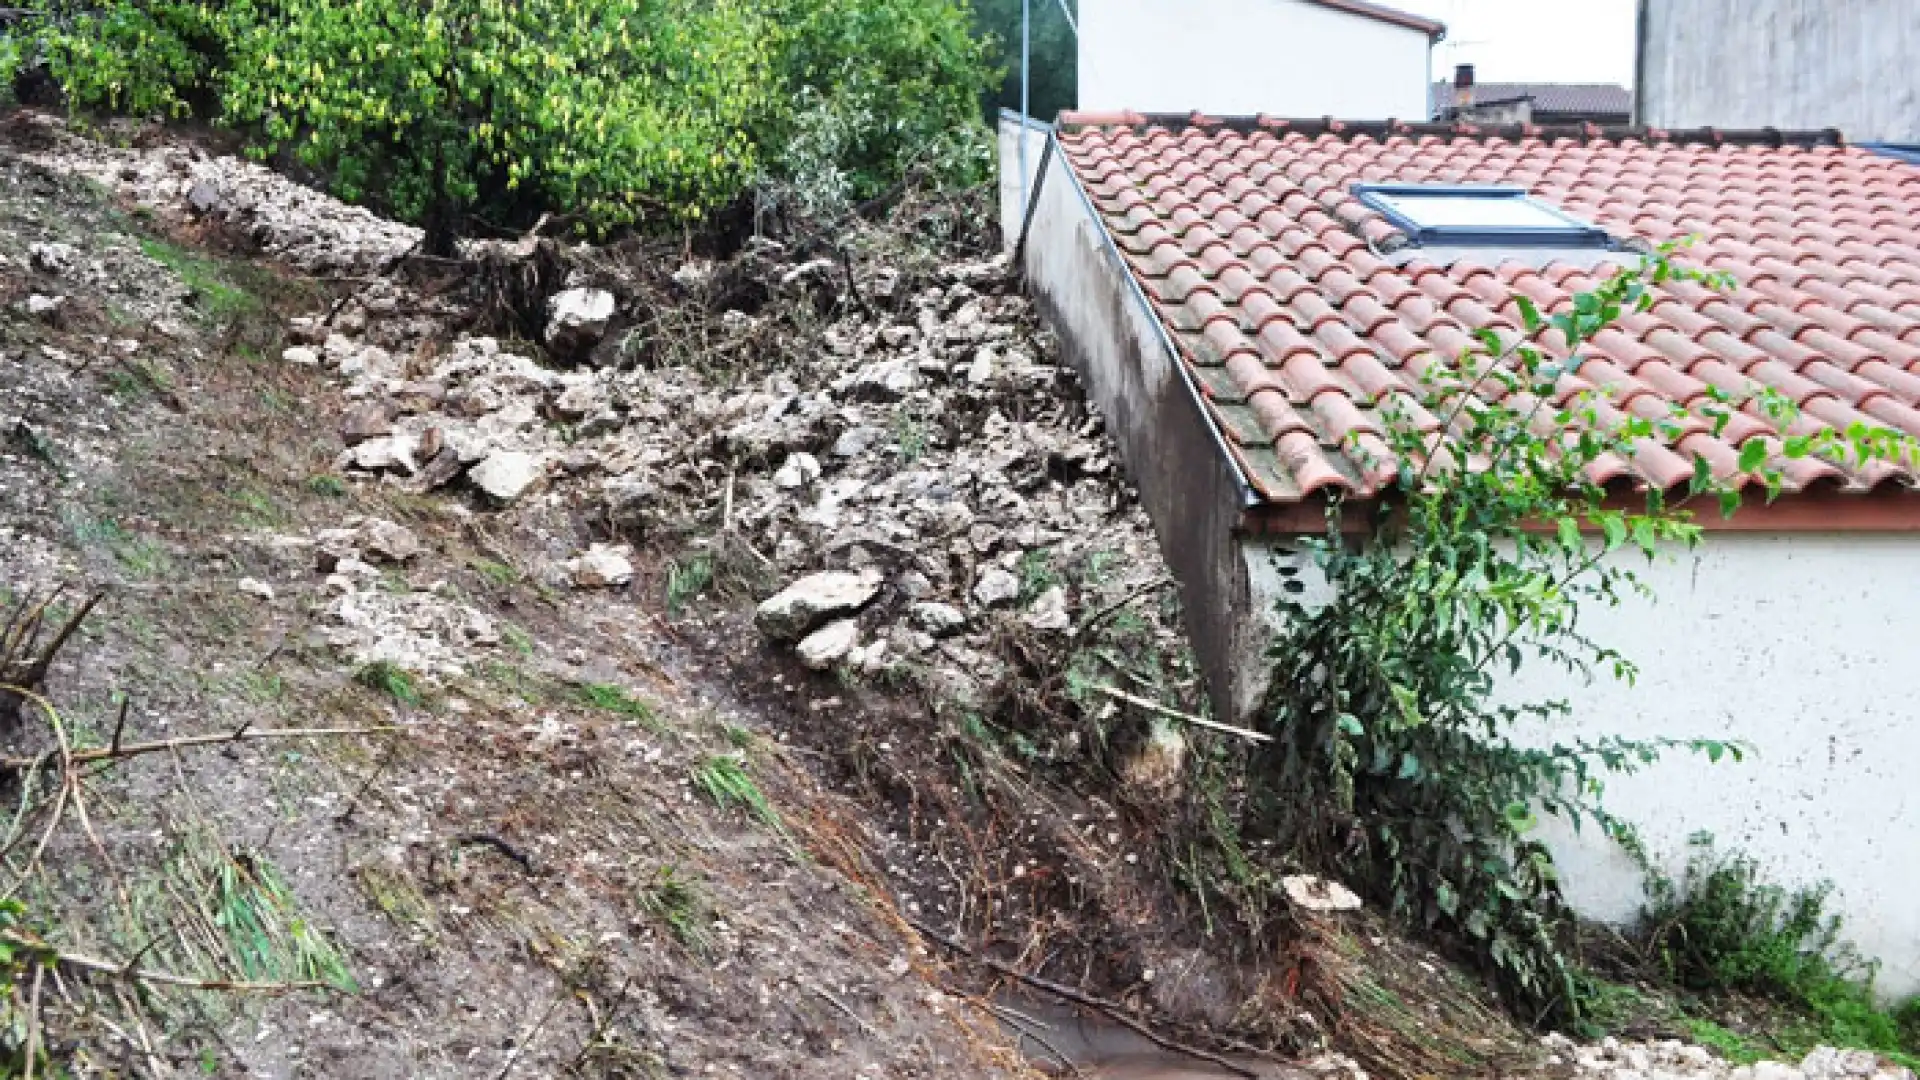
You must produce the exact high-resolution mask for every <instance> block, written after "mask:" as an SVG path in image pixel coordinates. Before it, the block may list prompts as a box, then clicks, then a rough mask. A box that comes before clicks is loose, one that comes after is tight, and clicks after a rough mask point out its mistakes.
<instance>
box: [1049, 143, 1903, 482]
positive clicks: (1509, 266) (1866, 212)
mask: <svg viewBox="0 0 1920 1080" xmlns="http://www.w3.org/2000/svg"><path fill="white" fill-rule="evenodd" d="M1839 142H1840V140H1839V137H1838V135H1837V134H1836V133H1832V132H1828V133H1821V134H1817V135H1792V136H1790V135H1782V134H1781V133H1779V132H1772V131H1767V132H1752V133H1744V134H1735V133H1722V132H1713V131H1702V132H1694V133H1689V134H1681V133H1662V132H1647V131H1642V132H1638V133H1631V132H1616V133H1613V134H1604V133H1602V132H1601V131H1600V129H1598V128H1592V127H1586V128H1575V129H1562V130H1560V131H1559V132H1557V133H1556V132H1551V131H1544V130H1542V129H1539V128H1535V127H1528V128H1524V129H1519V128H1516V129H1512V130H1508V131H1504V132H1500V133H1490V132H1483V131H1477V130H1475V129H1473V128H1470V127H1449V126H1443V125H1437V124H1429V125H1417V126H1409V125H1405V124H1392V123H1391V122H1389V123H1388V124H1352V125H1346V124H1342V123H1340V122H1337V121H1312V122H1291V123H1289V122H1286V121H1275V120H1270V119H1267V118H1257V119H1253V120H1242V121H1227V122H1223V121H1218V120H1210V119H1207V118H1204V117H1193V118H1187V119H1178V118H1165V117H1162V118H1149V117H1144V116H1140V115H1138V114H1123V115H1120V116H1105V117H1102V116H1093V115H1089V114H1079V115H1075V114H1066V115H1063V117H1062V125H1061V134H1060V144H1061V148H1062V150H1063V152H1064V155H1065V157H1066V159H1067V161H1068V163H1069V164H1070V165H1071V167H1072V168H1073V169H1074V171H1075V172H1076V173H1077V175H1078V176H1079V177H1080V180H1081V182H1082V184H1083V185H1084V187H1085V189H1086V191H1087V193H1088V195H1089V196H1090V198H1091V199H1092V201H1093V203H1094V204H1095V206H1096V207H1097V208H1098V210H1099V212H1100V213H1101V214H1102V215H1104V217H1105V219H1106V223H1107V226H1108V229H1109V230H1110V232H1111V233H1112V235H1113V237H1114V239H1115V241H1116V242H1117V244H1118V247H1119V250H1120V252H1121V253H1122V255H1123V256H1124V258H1125V259H1126V260H1127V262H1128V263H1129V264H1130V265H1131V266H1132V269H1133V272H1134V274H1135V275H1136V276H1137V278H1138V280H1139V282H1140V283H1141V285H1142V286H1143V287H1144V289H1145V291H1146V293H1147V295H1148V297H1149V298H1150V300H1151V301H1152V303H1153V304H1154V305H1155V306H1156V307H1157V309H1158V311H1159V314H1160V317H1161V319H1162V320H1163V322H1164V323H1165V324H1166V326H1167V328H1168V330H1169V332H1170V334H1171V336H1172V339H1173V340H1174V341H1175V342H1176V343H1177V345H1178V346H1179V348H1180V349H1181V351H1182V352H1183V353H1184V354H1185V360H1186V363H1187V365H1188V368H1189V370H1190V371H1191V373H1192V375H1193V377H1194V379H1195V381H1196V383H1197V385H1198V387H1199V388H1200V391H1201V393H1202V394H1203V396H1204V397H1205V399H1206V401H1207V403H1208V406H1209V408H1210V410H1211V412H1212V414H1213V416H1214V417H1215V419H1216V421H1217V422H1218V425H1219V428H1220V431H1221V434H1222V437H1223V441H1224V442H1225V443H1226V445H1227V446H1228V448H1229V450H1230V452H1231V453H1232V454H1233V455H1235V456H1236V457H1237V458H1238V460H1239V464H1240V466H1241V469H1242V471H1243V472H1244V473H1245V475H1246V476H1247V478H1248V480H1249V483H1250V484H1251V485H1252V487H1253V488H1254V489H1255V491H1256V493H1257V494H1258V495H1259V496H1260V497H1262V498H1263V499H1264V500H1266V501H1267V502H1269V503H1290V502H1297V501H1299V500H1302V499H1304V498H1306V497H1308V496H1310V495H1313V494H1315V493H1331V492H1334V491H1345V492H1349V493H1352V494H1354V495H1358V496H1362V497H1365V496H1371V495H1374V494H1377V493H1379V492H1380V491H1381V490H1382V489H1383V488H1384V487H1386V486H1387V485H1388V484H1390V483H1391V482H1392V480H1393V472H1392V469H1391V467H1390V466H1388V465H1386V464H1383V463H1382V459H1383V458H1385V457H1386V454H1385V449H1386V448H1385V444H1384V443H1383V442H1382V441H1381V438H1380V434H1381V432H1382V431H1383V430H1384V429H1383V421H1382V411H1381V405H1382V403H1383V402H1385V401H1387V400H1389V396H1392V400H1398V401H1401V402H1403V403H1407V404H1409V405H1411V407H1412V408H1413V409H1415V410H1416V415H1420V414H1419V413H1418V411H1417V410H1418V406H1417V405H1416V404H1412V402H1411V389H1412V388H1413V387H1414V386H1416V385H1417V383H1416V378H1417V372H1418V371H1419V370H1421V367H1422V364H1423V363H1424V359H1425V358H1427V357H1430V356H1432V355H1433V354H1436V353H1437V354H1444V355H1446V356H1448V357H1452V356H1456V355H1458V354H1459V353H1461V352H1462V351H1463V350H1465V349H1467V348H1468V347H1469V344H1470V341H1471V337H1470V335H1471V333H1472V331H1474V330H1476V329H1479V328H1482V327H1490V328H1493V329H1494V330H1496V331H1498V332H1500V333H1502V334H1503V335H1507V334H1512V333H1514V332H1516V331H1517V329H1518V327H1519V325H1520V323H1519V316H1518V309H1517V308H1516V306H1515V305H1514V303H1513V301H1512V297H1513V295H1514V294H1515V293H1521V294H1524V295H1526V296H1528V297H1531V298H1532V299H1533V300H1534V301H1535V302H1536V303H1537V304H1538V305H1539V307H1540V309H1541V310H1542V311H1543V312H1546V311H1551V310H1555V309H1558V308H1560V307H1562V306H1564V305H1565V304H1567V303H1568V302H1569V295H1570V294H1571V293H1573V292H1576V291H1580V290H1584V289H1589V288H1592V287H1593V286H1595V285H1597V284H1598V283H1599V281H1600V280H1601V279H1602V278H1603V277H1604V276H1605V275H1606V274H1607V273H1609V272H1610V270H1611V263H1608V262H1602V263H1601V264H1600V265H1598V266H1595V265H1594V263H1593V258H1594V256H1593V254H1592V253H1589V254H1588V257H1587V258H1586V259H1585V260H1584V261H1582V260H1581V259H1579V258H1578V257H1575V256H1565V255H1562V256H1558V257H1556V256H1555V255H1554V254H1553V253H1551V252H1541V253H1538V256H1539V257H1538V258H1535V259H1533V260H1532V261H1531V264H1529V262H1527V261H1522V260H1520V259H1516V258H1510V257H1506V256H1505V255H1502V254H1490V255H1489V256H1488V257H1487V258H1485V259H1475V258H1472V257H1462V258H1457V259H1453V260H1452V261H1428V260H1427V259H1424V258H1422V257H1421V254H1420V251H1419V249H1417V248H1411V247H1407V246H1405V245H1406V242H1407V241H1406V237H1405V236H1404V235H1403V234H1402V233H1400V232H1399V231H1398V230H1397V229H1396V228H1395V227H1394V226H1393V225H1391V224H1390V223H1389V222H1388V221H1387V220H1386V219H1385V218H1383V217H1382V216H1381V215H1380V214H1379V213H1377V212H1375V211H1374V210H1372V209H1370V208H1369V207H1367V206H1365V205H1363V204H1362V203H1361V202H1360V201H1359V200H1358V199H1356V198H1355V196H1354V195H1353V194H1352V193H1351V192H1350V190H1349V188H1350V186H1351V185H1352V184H1354V183H1356V182H1383V181H1397V182H1416V183H1417V182H1444V183H1469V184H1506V185H1515V186H1519V187H1523V188H1525V189H1527V190H1528V191H1529V192H1531V193H1533V194H1534V195H1536V196H1537V197H1539V198H1541V199H1544V200H1547V201H1549V202H1550V203H1552V204H1554V205H1557V206H1558V207H1560V208H1561V209H1563V210H1564V211H1566V212H1567V213H1569V214H1572V215H1575V216H1576V217H1580V218H1584V219H1585V220H1587V221H1590V222H1592V223H1594V224H1596V225H1599V226H1602V227H1604V228H1606V229H1607V230H1608V231H1609V232H1610V233H1612V234H1613V235H1614V236H1615V237H1616V238H1620V239H1627V238H1640V239H1642V240H1645V241H1648V242H1653V243H1658V242H1661V241H1666V240H1674V239H1680V238H1682V237H1686V236H1689V235H1698V237H1699V243H1698V244H1697V245H1696V246H1695V247H1693V248H1692V249H1690V251H1689V252H1688V255H1687V259H1688V261H1689V262H1697V263H1704V264H1705V265H1706V266H1709V267H1712V268H1716V269H1720V270H1725V271H1728V272H1730V273H1731V274H1732V275H1733V276H1734V277H1735V278H1736V279H1737V281H1738V283H1739V284H1738V287H1737V288H1736V289H1735V290H1734V291H1732V292H1731V293H1725V294H1722V293H1715V292H1712V291H1709V290H1708V289H1705V288H1703V287H1701V286H1698V285H1696V284H1692V283H1684V282H1676V283H1674V284H1672V285H1669V286H1665V287H1662V288H1661V289H1660V290H1659V291H1658V302H1657V303H1656V304H1655V305H1654V306H1653V307H1652V309H1651V310H1649V311H1647V312H1645V313H1642V314H1633V315H1628V316H1626V317H1624V318H1623V319H1622V320H1621V321H1620V322H1619V323H1618V324H1617V326H1616V327H1615V328H1613V329H1610V330H1608V331H1606V332H1603V333H1602V334H1601V335H1600V336H1599V338H1598V339H1597V340H1596V341H1595V342H1594V343H1592V345H1591V346H1590V347H1589V348H1588V349H1587V350H1585V353H1586V355H1587V357H1588V359H1587V361H1586V363H1585V364H1584V365H1583V366H1581V367H1580V368H1579V373H1578V375H1577V376H1563V382H1562V390H1563V391H1564V392H1566V393H1572V392H1577V391H1580V390H1584V389H1588V388H1591V387H1604V388H1605V389H1606V391H1607V392H1608V393H1609V394H1610V397H1611V402H1612V407H1613V408H1614V409H1616V410H1618V411H1619V412H1620V413H1622V414H1626V413H1633V414H1638V415H1642V416H1647V417H1651V418H1660V417H1663V416H1664V415H1665V411H1666V410H1667V409H1668V408H1669V406H1670V404H1671V403H1674V402H1678V403H1681V404H1683V405H1685V406H1686V407H1687V409H1688V410H1689V411H1691V412H1693V413H1694V414H1695V415H1696V416H1698V415H1699V414H1700V411H1701V408H1702V407H1703V406H1707V405H1709V404H1710V403H1709V401H1708V399H1707V388H1708V387H1709V386H1717V387H1721V388H1723V389H1725V390H1728V391H1732V392H1735V393H1738V392H1740V391H1743V390H1746V389H1748V388H1750V387H1751V386H1753V385H1754V384H1755V383H1764V384H1766V385H1768V386H1772V387H1774V388H1776V389H1778V390H1780V391H1782V392H1784V393H1785V394H1786V395H1787V396H1788V397H1790V398H1791V399H1793V400H1794V401H1795V402H1797V403H1798V404H1799V405H1800V407H1801V409H1802V416H1801V418H1800V419H1799V420H1798V421H1797V425H1796V428H1795V431H1794V432H1792V433H1798V432H1799V431H1802V430H1810V429H1813V428H1815V427H1818V426H1822V425H1827V426H1832V427H1835V428H1842V429H1844V428H1846V427H1848V426H1849V425H1851V424H1853V423H1855V422H1861V423H1865V424H1868V425H1872V426H1886V427H1891V428H1894V429H1897V430H1899V431H1902V432H1905V433H1907V434H1909V435H1914V436H1920V169H1917V168H1915V167H1914V166H1912V165H1908V164H1905V163H1903V162H1899V161H1896V160H1893V159H1890V158H1886V157H1882V156H1879V155H1875V154H1873V153H1870V152H1868V151H1864V150H1859V149H1855V148H1851V147H1845V146H1842V145H1839ZM1396 247H1398V250H1397V251H1396V250H1395V249H1396ZM1456 250H1457V249H1456ZM1599 258H1601V259H1603V260H1618V261H1619V262H1620V263H1622V264H1629V263H1633V262H1637V256H1635V255H1633V254H1631V253H1630V252H1613V253H1604V254H1601V255H1600V256H1599ZM1547 259H1551V260H1553V261H1544V262H1543V261H1542V260H1547ZM1547 351H1548V352H1552V349H1550V348H1549V349H1548V350H1547ZM1434 423H1435V426H1436V427H1437V426H1438V424H1437V421H1435V422H1434ZM1780 434H1781V433H1780V432H1778V431H1776V430H1775V427H1774V425H1772V424H1771V423H1769V422H1768V421H1767V419H1766V418H1765V416H1764V415H1762V414H1761V412H1760V410H1759V409H1758V408H1757V407H1754V406H1749V407H1748V408H1747V410H1746V411H1744V412H1742V413H1741V414H1740V415H1738V416H1736V418H1735V419H1734V420H1733V422H1732V423H1731V424H1729V425H1728V426H1727V427H1726V428H1725V430H1724V431H1722V432H1721V433H1720V434H1719V435H1717V436H1716V435H1715V434H1713V431H1712V427H1711V425H1710V424H1709V423H1708V422H1707V421H1706V420H1704V419H1702V420H1701V422H1700V423H1698V424H1696V425H1691V430H1688V431H1685V432H1684V433H1683V434H1681V436H1680V437H1678V438H1677V439H1675V440H1673V441H1672V442H1671V443H1670V444H1669V443H1665V442H1662V441H1658V440H1647V441H1645V442H1643V443H1641V444H1640V446H1639V448H1638V450H1637V451H1636V452H1635V453H1634V454H1633V455H1631V458H1630V459H1629V460H1619V461H1608V462H1605V463H1603V465H1602V466H1601V467H1600V469H1599V473H1600V475H1598V476H1597V477H1596V478H1597V479H1600V480H1603V481H1606V482H1608V483H1618V484H1620V485H1622V486H1633V487H1639V488H1644V487H1646V486H1649V485H1653V486H1658V487H1660V488H1663V489H1669V490H1670V489H1674V488H1676V487H1683V486H1684V485H1685V484H1686V483H1687V481H1688V479H1689V477H1690V475H1691V473H1692V470H1693V460H1694V457H1695V456H1696V455H1698V456H1700V457H1704V458H1705V459H1706V460H1707V461H1708V462H1709V463H1710V464H1711V465H1712V467H1713V468H1714V470H1715V471H1716V473H1718V474H1719V475H1721V476H1724V477H1729V478H1732V477H1735V476H1736V474H1737V462H1738V459H1739V452H1740V447H1741V445H1742V444H1744V443H1745V442H1747V441H1748V440H1750V439H1756V438H1773V437H1776V436H1778V435H1780ZM1353 439H1357V442H1358V445H1359V448H1360V449H1359V451H1358V452H1355V451H1354V450H1353V449H1352V446H1353V442H1352V440H1353ZM1775 464H1777V465H1779V466H1780V467H1782V468H1783V469H1784V471H1785V479H1786V490H1788V491H1800V490H1805V489H1808V488H1810V487H1815V486H1819V487H1823V488H1837V489H1840V490H1850V491H1865V490H1871V489H1876V488H1879V487H1882V486H1887V487H1889V488H1891V487H1892V486H1893V485H1896V484H1899V485H1905V486H1909V487H1910V486H1912V485H1913V484H1914V482H1915V477H1914V476H1912V475H1911V474H1910V473H1908V472H1906V471H1905V470H1904V469H1902V468H1900V467H1897V466H1893V465H1889V464H1882V463H1875V464H1871V465H1868V466H1866V467H1864V468H1856V467H1853V466H1851V465H1850V464H1848V463H1829V462H1825V461H1813V460H1807V459H1802V460H1798V461H1787V460H1786V459H1784V458H1778V459H1776V460H1775Z"/></svg>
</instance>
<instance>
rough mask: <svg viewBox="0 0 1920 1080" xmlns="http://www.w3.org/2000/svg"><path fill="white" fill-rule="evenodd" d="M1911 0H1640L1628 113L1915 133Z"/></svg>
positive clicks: (1854, 134) (1649, 119)
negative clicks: (1634, 109) (1633, 102)
mask: <svg viewBox="0 0 1920 1080" xmlns="http://www.w3.org/2000/svg"><path fill="white" fill-rule="evenodd" d="M1916 50H1920V4H1916V3H1914V0H1640V38H1639V56H1638V60H1639V63H1638V77H1637V81H1638V83H1639V85H1638V87H1637V88H1636V90H1637V94H1638V98H1639V101H1640V113H1639V122H1640V123H1643V124H1650V125H1652V126H1654V127H1662V128H1690V127H1717V128H1765V127H1777V128H1824V127H1833V128H1838V129H1840V131H1841V132H1843V133H1844V134H1845V135H1846V136H1847V138H1848V139H1851V140H1853V141H1855V142H1888V143H1915V142H1920V64H1917V63H1915V62H1914V54H1915V51H1916Z"/></svg>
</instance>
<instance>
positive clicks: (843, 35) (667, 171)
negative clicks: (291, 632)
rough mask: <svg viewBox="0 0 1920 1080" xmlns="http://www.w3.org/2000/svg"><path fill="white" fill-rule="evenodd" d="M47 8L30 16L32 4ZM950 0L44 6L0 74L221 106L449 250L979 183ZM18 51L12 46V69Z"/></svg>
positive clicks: (75, 94)
mask: <svg viewBox="0 0 1920 1080" xmlns="http://www.w3.org/2000/svg"><path fill="white" fill-rule="evenodd" d="M35 10H36V11H39V10H40V9H35ZM967 12H968V9H967V5H966V3H965V2H964V0H876V2H865V0H516V2H513V3H507V2H504V0H227V2H225V3H220V4H214V3H207V2H190V0H56V2H55V6H54V7H53V8H51V9H47V10H45V11H44V13H41V14H37V15H35V16H33V17H31V18H29V19H27V20H26V21H25V22H24V23H23V24H22V30H21V32H20V34H19V35H18V36H17V37H16V38H10V39H8V40H9V42H10V45H9V47H8V49H5V50H0V61H6V69H5V70H7V71H9V72H12V71H14V70H17V69H18V67H19V66H20V65H21V63H23V62H24V63H44V64H45V66H46V68H47V70H48V71H49V72H50V73H51V74H52V75H53V77H54V78H55V80H56V81H57V82H58V83H59V84H60V86H61V87H62V88H64V90H65V91H66V93H67V95H68V97H69V99H70V100H71V101H72V102H73V103H74V104H75V105H78V106H82V107H87V108H103V109H109V110H116V111H122V112H133V113H138V114H143V115H144V114H149V113H156V112H165V113H168V114H174V115H178V114H183V113H186V112H188V111H190V110H194V111H201V112H204V113H207V114H209V115H212V116H215V117H217V118H218V119H219V120H221V121H222V122H224V123H226V124H229V125H231V126H233V127H235V128H237V129H240V130H241V131H243V132H245V133H246V134H247V135H248V136H249V137H250V139H251V143H252V148H253V150H254V152H255V153H257V154H259V155H261V156H263V157H266V156H275V155H284V156H286V157H291V158H293V159H297V160H298V161H299V162H301V163H302V164H304V165H306V166H308V167H310V168H312V169H314V170H317V171H318V172H319V173H320V174H321V175H322V176H324V177H325V178H327V180H328V181H329V183H330V184H331V185H332V187H333V188H334V190H335V191H336V192H337V193H339V194H340V195H341V196H343V197H345V198H348V199H351V200H356V201H363V202H366V203H368V204H370V205H372V206H374V207H375V208H377V209H379V210H382V211H384V212H386V213H389V214H392V215H394V216H397V217H400V218H404V219H406V220H409V221H413V222H416V223H418V224H421V225H422V226H424V227H425V228H426V230H427V233H428V245H429V247H430V248H432V249H434V250H437V251H439V252H442V253H445V252H447V251H448V250H450V249H451V247H452V241H453V240H454V238H456V237H458V236H461V235H467V234H469V233H472V232H476V231H491V232H496V233H498V232H502V231H519V230H523V229H525V228H526V227H528V226H529V225H531V224H532V223H534V222H535V221H537V220H539V219H540V217H541V215H543V214H547V215H551V220H552V222H553V223H554V224H556V225H558V226H562V227H569V228H572V229H573V230H575V231H577V232H580V233H583V234H588V235H600V234H604V233H605V232H607V231H609V230H613V229H620V228H626V227H629V226H634V225H651V226H659V225H663V224H680V223H683V222H686V221H690V220H698V219H701V218H704V217H707V216H709V215H711V214H713V213H714V212H715V211H717V210H720V209H721V208H723V207H726V206H728V205H730V204H732V203H734V202H735V201H736V200H737V199H738V198H739V197H740V196H741V194H742V193H743V192H744V191H745V190H746V188H747V187H748V185H749V184H750V183H752V182H754V181H755V180H756V179H759V178H771V179H778V180H789V181H793V182H795V183H801V184H812V185H814V186H815V187H816V188H817V189H818V190H819V191H821V192H824V193H825V195H824V197H823V198H822V200H821V201H822V202H823V203H832V204H834V205H842V204H844V203H845V202H847V201H848V200H852V199H863V198H867V197H870V196H871V195H873V194H875V193H877V192H879V191H881V190H882V189H884V188H886V187H887V186H888V185H890V184H892V183H893V182H895V181H896V180H898V179H899V178H900V177H901V176H902V175H904V174H906V173H907V172H908V171H909V170H920V171H924V172H928V173H931V174H933V175H936V176H938V177H941V178H947V177H956V178H959V179H965V180H971V179H974V178H976V177H977V176H979V175H981V173H982V166H983V164H984V162H985V160H986V159H985V155H984V151H985V146H986V143H985V140H984V128H983V127H982V125H981V124H980V123H979V118H978V112H977V110H978V103H977V97H978V95H979V93H980V92H981V90H982V89H983V88H984V87H985V85H986V84H987V82H988V81H989V79H990V73H989V71H988V69H987V67H986V63H985V59H984V54H983V47H982V46H981V45H980V43H978V42H975V41H974V40H973V39H972V38H971V37H970V36H969V33H968V29H969V23H968V14H967ZM8 52H11V53H12V55H13V59H11V60H7V57H6V55H5V54H6V53H8Z"/></svg>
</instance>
